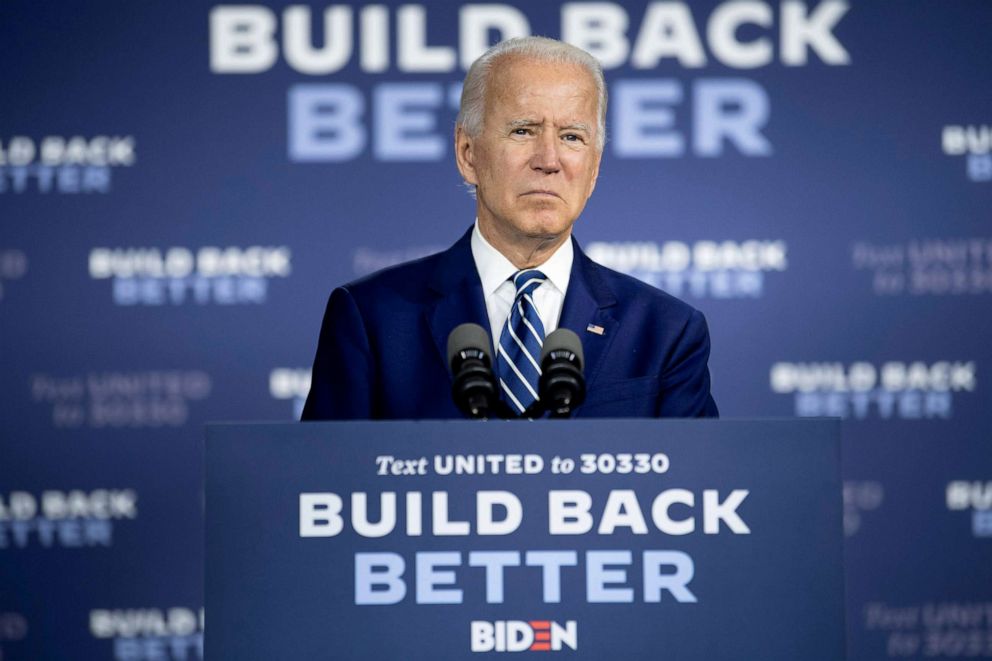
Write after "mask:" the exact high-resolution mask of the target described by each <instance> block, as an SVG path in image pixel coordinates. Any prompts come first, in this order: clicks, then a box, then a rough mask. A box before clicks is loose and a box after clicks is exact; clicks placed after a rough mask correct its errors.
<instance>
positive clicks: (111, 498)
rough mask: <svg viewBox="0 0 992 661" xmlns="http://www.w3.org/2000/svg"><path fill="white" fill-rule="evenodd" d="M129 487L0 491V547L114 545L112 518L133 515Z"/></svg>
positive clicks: (131, 517)
mask: <svg viewBox="0 0 992 661" xmlns="http://www.w3.org/2000/svg"><path fill="white" fill-rule="evenodd" d="M137 501H138V494H137V492H135V491H134V490H133V489H93V490H90V491H79V490H74V491H59V490H47V491H42V492H41V493H40V494H36V493H32V492H26V491H12V492H10V493H9V494H7V495H6V496H3V495H0V550H2V549H25V548H30V547H41V548H53V547H62V548H90V547H110V546H112V545H113V541H114V540H113V532H114V524H115V523H116V522H118V521H121V520H134V519H136V518H137V516H138V508H137Z"/></svg>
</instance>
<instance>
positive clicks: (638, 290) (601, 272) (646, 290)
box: [585, 256, 697, 319]
mask: <svg viewBox="0 0 992 661" xmlns="http://www.w3.org/2000/svg"><path fill="white" fill-rule="evenodd" d="M585 259H586V260H588V262H587V264H588V269H589V272H591V273H593V274H594V275H595V277H597V278H599V279H601V281H602V283H603V284H604V285H605V286H606V287H607V288H608V289H609V290H610V291H611V292H612V293H613V296H614V297H616V301H617V305H619V306H620V307H621V308H627V309H640V310H644V311H649V312H653V313H655V314H663V315H665V316H666V317H670V318H683V319H688V318H689V317H691V316H692V315H693V314H695V313H696V312H697V310H696V308H694V307H693V306H692V305H690V304H689V303H686V302H685V301H683V300H682V299H680V298H676V297H675V296H672V295H671V294H669V293H668V292H666V291H664V290H662V289H659V288H657V287H655V286H654V285H651V284H649V283H647V282H644V281H643V280H639V279H637V278H635V277H633V276H631V275H627V274H626V273H621V272H620V271H615V270H613V269H611V268H609V267H608V266H603V265H602V264H599V263H597V262H595V261H593V260H591V259H589V257H588V256H585Z"/></svg>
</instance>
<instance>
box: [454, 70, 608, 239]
mask: <svg viewBox="0 0 992 661" xmlns="http://www.w3.org/2000/svg"><path fill="white" fill-rule="evenodd" d="M596 102H597V98H596V87H595V84H594V82H593V79H592V76H591V75H590V74H589V72H588V71H586V70H585V69H583V68H582V67H580V66H577V65H570V64H552V63H549V62H542V61H540V60H533V59H526V58H524V57H509V58H507V59H505V60H503V61H501V62H499V63H498V64H497V65H496V69H495V70H494V71H493V72H492V74H491V78H490V80H489V85H488V88H487V95H486V105H485V112H484V119H483V127H482V131H481V133H480V134H479V135H478V136H475V137H470V136H468V135H466V134H465V132H464V131H463V130H461V128H459V130H458V132H457V134H456V139H455V149H456V152H457V161H458V169H459V170H460V171H461V174H462V176H463V177H464V178H465V180H466V181H467V182H469V183H471V184H475V185H476V186H477V199H478V204H477V206H478V214H479V224H480V226H481V228H482V230H483V232H484V233H485V234H487V235H489V236H490V237H493V238H497V240H499V241H500V242H510V243H511V244H521V243H525V242H527V241H528V240H533V239H552V238H557V237H562V236H567V234H568V233H569V232H570V230H571V228H572V224H573V223H574V222H575V219H576V218H578V217H579V214H580V213H582V209H583V208H584V207H585V204H586V200H588V199H589V196H590V195H591V194H592V191H593V188H594V187H595V185H596V177H597V176H598V174H599V159H600V153H599V150H598V149H597V147H596V139H597V135H596V133H597V130H598V128H597V126H598V121H597V119H598V117H597V103H596Z"/></svg>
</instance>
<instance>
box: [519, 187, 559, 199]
mask: <svg viewBox="0 0 992 661" xmlns="http://www.w3.org/2000/svg"><path fill="white" fill-rule="evenodd" d="M524 195H537V196H549V197H561V195H559V194H558V193H556V192H554V191H552V190H545V189H543V188H535V189H534V190H529V191H527V192H526V193H524Z"/></svg>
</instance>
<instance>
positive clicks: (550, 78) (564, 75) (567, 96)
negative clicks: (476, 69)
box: [487, 58, 598, 123]
mask: <svg viewBox="0 0 992 661" xmlns="http://www.w3.org/2000/svg"><path fill="white" fill-rule="evenodd" d="M499 65H500V68H499V69H498V70H495V71H494V72H493V77H492V79H491V80H490V83H491V86H490V93H489V94H488V95H487V96H488V99H487V101H488V102H489V103H487V105H489V106H490V109H493V108H492V106H498V107H499V110H500V111H501V112H500V114H501V115H502V114H505V113H510V114H511V115H514V116H515V117H514V118H513V119H525V118H526V117H527V116H529V115H532V114H533V111H534V109H535V108H532V106H542V105H545V104H546V102H547V101H552V102H554V104H555V105H554V108H553V110H554V114H555V116H556V118H558V119H559V120H561V121H567V122H579V123H581V122H585V121H587V119H588V118H586V117H583V116H582V115H585V114H587V113H595V111H596V107H597V105H598V103H597V101H598V99H597V93H596V85H595V81H594V80H593V78H592V75H591V74H590V73H589V71H587V70H586V69H585V68H584V67H582V66H579V65H577V64H569V63H566V64H557V63H553V62H546V61H543V60H536V59H533V58H530V59H523V58H515V59H514V60H513V61H511V62H508V63H504V62H500V63H499ZM542 102H545V103H542ZM566 115H568V116H570V117H565V116H566Z"/></svg>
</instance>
